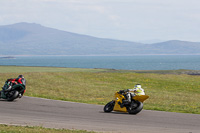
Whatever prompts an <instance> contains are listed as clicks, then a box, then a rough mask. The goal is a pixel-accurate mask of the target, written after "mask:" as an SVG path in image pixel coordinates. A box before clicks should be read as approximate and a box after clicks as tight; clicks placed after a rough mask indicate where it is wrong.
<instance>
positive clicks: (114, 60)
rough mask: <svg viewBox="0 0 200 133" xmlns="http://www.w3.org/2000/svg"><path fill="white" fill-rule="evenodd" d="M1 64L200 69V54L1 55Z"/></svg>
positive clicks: (137, 68)
mask: <svg viewBox="0 0 200 133" xmlns="http://www.w3.org/2000/svg"><path fill="white" fill-rule="evenodd" d="M0 65H1V66H7V65H12V66H45V67H69V68H106V69H118V70H119V69H121V70H178V69H189V70H200V55H134V56H15V57H6V58H5V57H0Z"/></svg>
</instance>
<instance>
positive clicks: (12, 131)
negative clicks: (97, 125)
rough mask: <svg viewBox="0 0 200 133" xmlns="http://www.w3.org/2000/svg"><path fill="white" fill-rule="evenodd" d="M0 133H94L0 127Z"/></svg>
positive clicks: (87, 132)
mask: <svg viewBox="0 0 200 133" xmlns="http://www.w3.org/2000/svg"><path fill="white" fill-rule="evenodd" d="M0 133H94V132H89V131H85V130H68V129H50V128H43V127H29V126H24V127H23V126H11V125H0Z"/></svg>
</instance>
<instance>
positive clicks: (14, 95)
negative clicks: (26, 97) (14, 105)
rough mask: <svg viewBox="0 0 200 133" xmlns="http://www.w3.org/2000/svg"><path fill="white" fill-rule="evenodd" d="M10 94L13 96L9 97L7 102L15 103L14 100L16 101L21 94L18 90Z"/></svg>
mask: <svg viewBox="0 0 200 133" xmlns="http://www.w3.org/2000/svg"><path fill="white" fill-rule="evenodd" d="M9 93H12V95H9V96H8V97H7V101H10V102H11V101H13V100H15V99H16V98H17V97H18V96H19V92H18V91H16V90H14V91H11V92H9Z"/></svg>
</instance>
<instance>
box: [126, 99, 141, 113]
mask: <svg viewBox="0 0 200 133" xmlns="http://www.w3.org/2000/svg"><path fill="white" fill-rule="evenodd" d="M142 109H143V103H142V102H140V101H132V102H131V105H130V106H128V107H127V111H128V113H129V114H137V113H139V112H140V111H141V110H142Z"/></svg>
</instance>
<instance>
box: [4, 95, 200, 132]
mask: <svg viewBox="0 0 200 133" xmlns="http://www.w3.org/2000/svg"><path fill="white" fill-rule="evenodd" d="M144 106H145V104H144ZM0 107H1V108H0V124H10V125H23V126H24V125H28V126H43V127H48V128H66V129H79V130H88V131H96V132H113V133H115V132H118V133H119V132H121V133H200V115H198V114H184V113H170V112H161V111H150V110H142V111H141V112H140V113H139V114H137V115H129V114H127V113H119V112H112V113H104V112H103V107H104V106H102V105H91V104H84V103H74V102H65V101H58V100H48V99H42V98H33V97H26V96H24V97H22V98H21V99H17V100H16V101H14V102H7V101H4V100H0Z"/></svg>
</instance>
